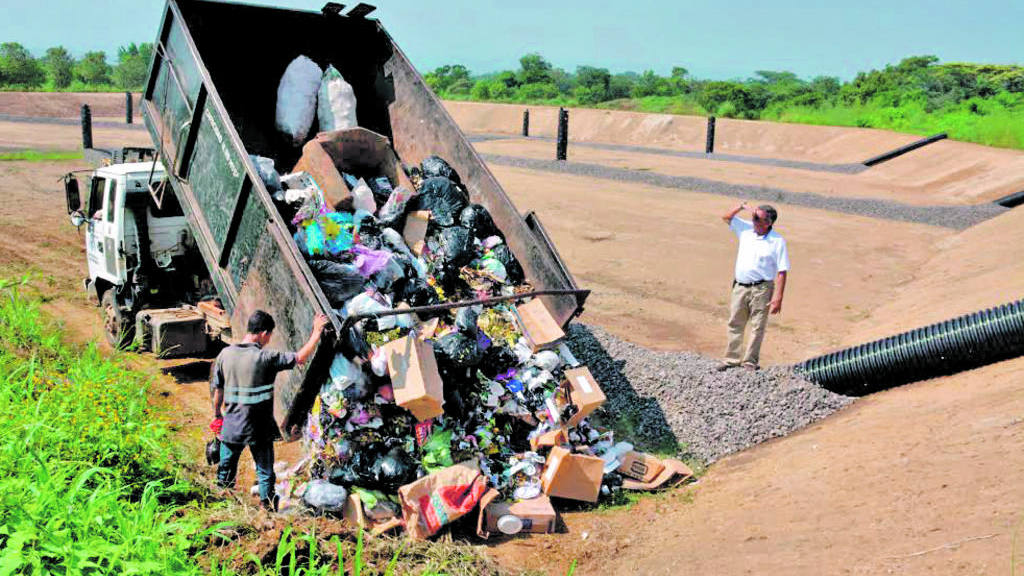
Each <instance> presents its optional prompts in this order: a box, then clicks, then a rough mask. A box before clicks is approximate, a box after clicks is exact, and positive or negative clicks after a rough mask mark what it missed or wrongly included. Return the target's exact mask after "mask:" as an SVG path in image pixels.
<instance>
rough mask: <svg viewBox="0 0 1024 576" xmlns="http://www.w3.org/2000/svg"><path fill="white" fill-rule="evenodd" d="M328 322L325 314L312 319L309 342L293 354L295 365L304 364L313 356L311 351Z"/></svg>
mask: <svg viewBox="0 0 1024 576" xmlns="http://www.w3.org/2000/svg"><path fill="white" fill-rule="evenodd" d="M329 322H330V320H329V319H328V318H327V315H326V314H317V315H316V318H313V331H312V332H311V333H310V334H309V340H306V343H305V344H303V345H302V348H299V351H298V352H296V353H295V363H296V364H305V363H306V362H307V361H308V360H309V357H310V356H312V355H313V350H315V349H316V345H317V343H318V342H320V336H322V335H323V333H324V327H325V326H327V324H328V323H329Z"/></svg>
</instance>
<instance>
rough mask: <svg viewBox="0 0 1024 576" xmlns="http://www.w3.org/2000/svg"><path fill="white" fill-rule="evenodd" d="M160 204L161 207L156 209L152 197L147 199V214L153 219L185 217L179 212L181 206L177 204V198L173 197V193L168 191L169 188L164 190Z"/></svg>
mask: <svg viewBox="0 0 1024 576" xmlns="http://www.w3.org/2000/svg"><path fill="white" fill-rule="evenodd" d="M160 204H161V206H160V207H159V208H157V207H156V201H155V200H153V196H150V197H149V213H150V214H152V215H153V218H171V217H174V216H184V215H185V213H184V212H183V211H182V210H181V204H179V203H178V197H177V196H175V195H174V191H173V190H171V189H170V186H168V187H167V189H166V190H164V194H163V198H162V199H161V202H160Z"/></svg>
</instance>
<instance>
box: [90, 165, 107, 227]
mask: <svg viewBox="0 0 1024 576" xmlns="http://www.w3.org/2000/svg"><path fill="white" fill-rule="evenodd" d="M106 189H107V179H106V178H100V177H99V176H96V177H95V178H93V179H92V188H91V189H90V190H89V205H88V206H87V207H86V210H87V213H88V214H89V215H90V216H91V217H92V219H93V220H99V219H100V218H101V217H102V216H103V191H104V190H106Z"/></svg>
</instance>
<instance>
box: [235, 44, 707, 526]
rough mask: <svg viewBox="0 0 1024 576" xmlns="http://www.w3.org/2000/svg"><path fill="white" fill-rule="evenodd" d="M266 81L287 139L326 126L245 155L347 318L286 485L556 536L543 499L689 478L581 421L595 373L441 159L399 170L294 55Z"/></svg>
mask: <svg viewBox="0 0 1024 576" xmlns="http://www.w3.org/2000/svg"><path fill="white" fill-rule="evenodd" d="M314 68H315V70H314ZM296 85H301V89H297V88H296V87H295V86H296ZM346 87H347V88H346ZM278 94H279V98H278V122H277V125H278V128H279V130H280V131H281V132H282V134H283V135H285V137H286V138H288V139H290V140H291V141H292V142H293V143H295V144H296V145H298V144H302V142H301V140H302V139H303V137H304V135H305V134H306V133H307V132H308V131H309V130H310V128H311V126H312V122H313V116H314V113H315V114H316V115H318V116H319V120H320V122H319V125H320V128H321V132H319V133H318V134H317V135H316V136H315V137H314V138H312V139H310V140H309V141H308V142H305V143H304V145H303V148H302V157H301V159H300V160H299V162H298V163H297V165H296V166H295V168H294V169H293V170H292V171H291V173H288V174H286V175H284V176H280V175H278V173H277V172H276V170H275V166H274V161H273V160H272V159H268V158H261V157H254V158H253V160H254V162H255V164H256V165H257V167H258V169H259V171H260V174H261V177H262V179H263V181H264V183H265V184H266V185H267V187H268V189H269V190H270V191H271V193H272V195H273V198H274V200H275V203H276V204H277V206H278V209H279V210H280V211H281V214H282V215H283V216H284V217H285V219H286V221H288V222H290V224H291V226H292V232H293V234H294V240H295V243H296V246H297V247H298V249H299V251H300V252H301V254H302V255H303V256H304V257H305V259H306V261H307V262H308V264H309V267H310V269H311V270H312V272H313V274H314V276H315V277H316V279H317V280H318V282H319V284H320V287H321V289H322V290H323V293H324V295H325V296H326V298H327V300H328V301H329V302H330V304H331V306H332V307H333V308H334V311H335V314H337V316H338V318H339V320H340V321H341V322H342V323H343V325H344V326H345V329H343V331H342V333H341V334H339V335H338V341H337V350H338V352H337V353H336V355H335V356H334V358H333V361H332V362H331V365H330V370H329V373H328V374H327V375H326V378H325V381H324V382H323V385H322V387H321V388H320V391H319V394H318V395H317V397H316V400H315V402H314V404H313V407H312V410H311V411H310V413H309V417H308V419H307V422H306V425H305V428H304V432H303V438H304V442H305V444H306V447H307V449H308V456H309V458H308V462H303V463H301V464H302V466H300V467H298V468H297V469H296V471H298V474H297V476H296V477H295V478H292V479H291V480H289V482H288V485H287V486H285V487H284V489H285V490H286V491H287V493H285V494H282V496H284V497H286V498H287V497H292V498H295V499H301V501H302V502H303V503H304V504H305V506H307V507H308V508H311V509H313V510H315V511H316V512H318V513H327V514H337V515H342V516H343V517H345V518H346V519H349V520H351V521H353V522H355V523H357V524H359V525H361V526H368V527H371V528H373V529H375V530H378V531H382V530H387V529H391V528H395V527H399V526H404V528H405V530H406V531H407V532H408V534H410V535H411V536H413V537H418V538H423V537H429V536H432V535H434V534H436V533H437V532H438V531H439V530H440V529H441V528H442V527H443V526H445V525H447V524H450V523H451V522H453V521H455V520H457V519H458V518H460V517H462V516H465V515H467V514H469V513H471V512H473V511H474V510H477V509H479V513H478V517H477V531H478V533H480V534H481V536H484V537H486V536H487V535H488V534H490V533H492V532H501V533H504V534H514V533H516V532H520V531H522V532H549V531H553V530H554V528H555V518H556V514H555V510H554V508H553V507H552V505H551V500H550V498H551V497H555V498H565V499H573V500H581V501H586V502H596V501H598V499H599V498H602V497H608V496H610V495H611V494H613V493H614V492H617V491H619V490H621V489H623V488H626V489H654V488H659V487H663V486H667V485H670V484H676V483H678V482H680V481H682V480H684V479H685V478H687V477H688V476H690V474H691V473H690V471H689V470H688V469H687V468H686V467H685V466H684V465H683V464H682V463H680V462H678V461H674V460H661V459H658V458H655V457H653V456H651V455H648V454H643V453H640V452H636V451H633V449H632V446H631V445H629V444H628V443H626V442H616V441H615V439H614V438H613V434H612V432H611V431H609V430H604V429H601V428H599V427H597V426H594V425H592V424H591V423H590V422H589V419H588V416H589V415H590V414H591V413H592V412H593V411H594V410H595V409H597V408H598V407H599V406H601V404H602V403H603V402H604V400H605V396H604V394H603V392H602V391H601V387H600V385H599V384H598V382H597V381H596V380H595V379H594V377H593V375H592V374H591V373H590V371H589V370H588V369H587V368H586V367H585V366H581V365H580V363H579V362H578V361H577V360H576V358H575V357H574V356H573V354H572V352H571V351H570V350H569V348H568V347H567V346H566V345H565V344H564V342H563V338H564V336H565V334H564V333H563V331H562V328H561V327H560V326H559V325H558V324H557V322H556V321H555V319H554V318H553V317H552V315H551V314H550V313H549V312H548V310H547V308H546V307H545V305H544V302H543V301H542V300H541V299H539V298H536V297H533V298H531V297H529V296H528V295H529V294H530V293H531V291H532V290H533V288H532V287H531V285H530V283H529V280H528V279H527V278H526V277H525V275H524V272H523V268H522V267H521V266H520V264H519V262H518V260H517V259H516V256H515V255H514V254H513V253H512V250H511V249H510V248H509V246H508V244H507V243H506V241H505V236H504V235H503V233H502V231H501V230H499V229H498V227H497V226H496V225H495V222H494V220H493V219H492V218H491V215H490V213H489V212H488V210H487V209H486V208H485V207H484V206H482V205H480V204H474V203H472V202H471V201H470V196H469V193H468V192H467V190H466V187H465V186H464V185H463V183H462V181H461V179H460V177H459V174H458V173H457V172H456V171H455V170H454V169H453V168H452V167H451V166H450V165H449V164H448V162H446V161H445V160H444V159H442V158H439V157H436V156H431V157H428V158H426V159H423V161H422V162H421V163H420V164H419V165H418V166H413V167H406V166H405V165H403V164H402V162H401V161H400V160H399V159H398V158H397V156H396V155H395V152H394V150H393V149H392V148H391V146H390V142H388V140H387V138H385V137H384V136H381V135H379V134H375V133H373V132H371V131H369V130H366V129H364V128H359V127H358V126H355V125H354V124H355V110H356V102H355V97H354V94H353V91H352V89H351V86H349V85H348V84H347V83H346V82H345V80H344V79H343V78H342V77H341V75H340V74H339V73H338V72H337V71H336V70H335V69H334V68H333V67H329V68H328V70H327V72H320V69H319V67H317V66H316V64H315V63H313V62H312V61H311V60H309V59H308V58H305V57H299V58H297V59H296V60H295V61H294V62H292V64H291V65H290V66H289V68H288V71H286V73H285V75H284V77H283V78H282V81H281V89H280V90H279V93H278ZM302 95H305V96H304V97H303V96H302ZM318 99H319V104H318V102H317V101H318ZM325 102H326V103H325ZM297 108H301V110H296V109H297ZM495 298H503V300H502V301H497V302H495V301H494V300H493V299H495ZM481 300H489V303H487V304H481V303H479V301H481ZM445 304H458V306H448V307H446V306H443V305H445ZM425 307H426V308H425ZM424 308H425V309H424ZM402 310H409V312H401V311H402ZM396 311H397V312H396ZM346 320H348V322H345V321H346ZM299 470H301V471H299ZM299 478H302V479H305V478H308V480H306V481H303V482H295V480H297V479H299ZM673 481H674V482H673Z"/></svg>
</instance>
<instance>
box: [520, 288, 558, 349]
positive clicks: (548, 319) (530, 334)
mask: <svg viewBox="0 0 1024 576" xmlns="http://www.w3.org/2000/svg"><path fill="white" fill-rule="evenodd" d="M516 320H517V321H518V322H519V328H520V330H522V331H523V336H525V337H526V341H527V342H528V343H529V344H530V348H531V349H532V350H533V351H534V352H538V351H540V350H546V349H548V348H555V347H557V346H558V344H560V343H561V342H562V339H563V338H565V332H563V331H562V327H561V326H559V325H558V322H556V321H555V318H554V317H553V316H552V315H551V313H550V312H548V309H547V306H545V305H544V302H543V301H541V299H540V298H534V299H533V300H530V301H529V302H527V303H526V304H520V305H519V306H516Z"/></svg>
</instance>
